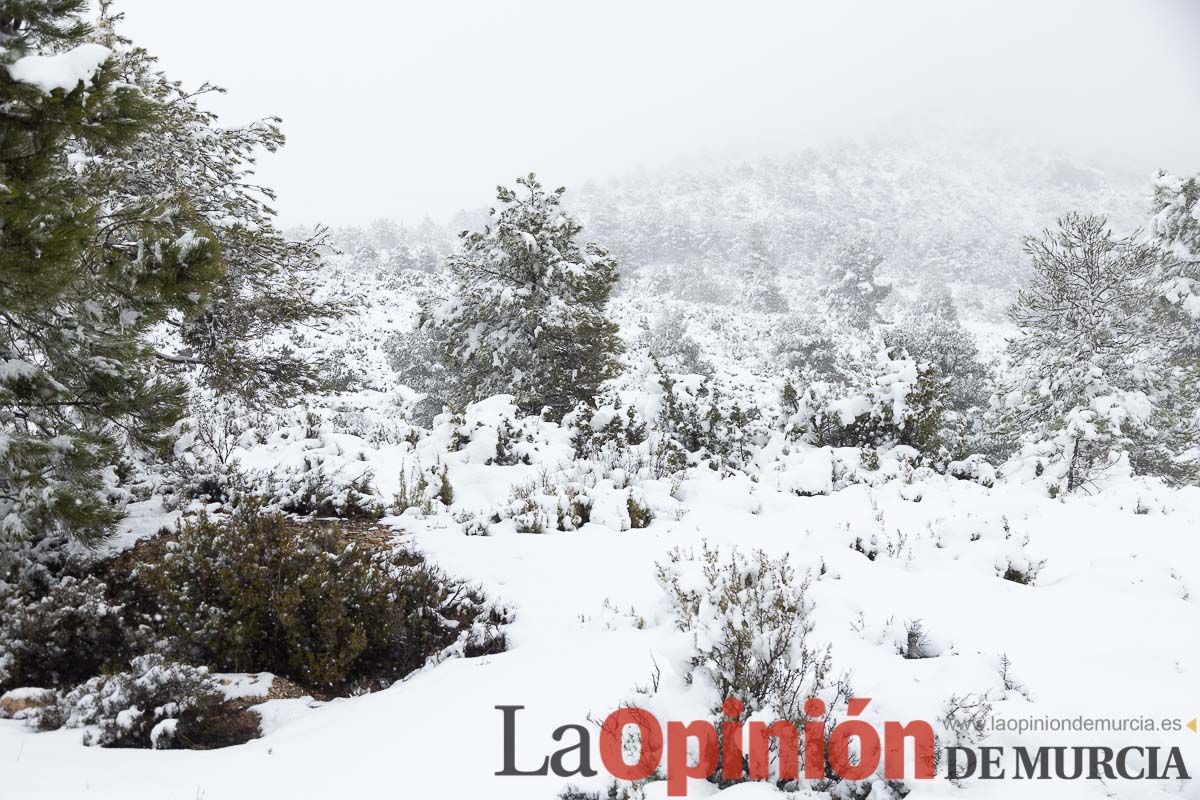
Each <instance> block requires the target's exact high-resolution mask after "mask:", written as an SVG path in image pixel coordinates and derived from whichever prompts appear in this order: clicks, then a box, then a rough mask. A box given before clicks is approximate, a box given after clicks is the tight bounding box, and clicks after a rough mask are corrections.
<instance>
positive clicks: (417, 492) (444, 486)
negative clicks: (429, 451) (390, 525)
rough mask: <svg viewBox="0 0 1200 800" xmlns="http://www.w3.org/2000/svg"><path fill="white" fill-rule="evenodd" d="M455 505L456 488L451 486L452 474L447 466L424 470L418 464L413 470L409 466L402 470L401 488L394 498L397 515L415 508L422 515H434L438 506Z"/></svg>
mask: <svg viewBox="0 0 1200 800" xmlns="http://www.w3.org/2000/svg"><path fill="white" fill-rule="evenodd" d="M453 503H454V487H453V486H452V485H451V484H450V473H449V470H448V469H447V468H446V466H445V465H442V466H440V467H430V468H428V469H422V467H421V465H420V463H418V464H417V465H416V466H415V467H414V468H413V469H412V470H409V469H408V467H407V466H403V467H401V469H400V488H399V489H398V490H397V492H396V494H395V495H394V498H393V507H394V509H395V511H396V513H397V514H403V513H404V512H405V511H407V510H408V509H410V508H415V509H417V510H418V511H419V512H421V513H422V514H426V515H428V514H432V513H434V511H436V510H437V507H438V505H439V504H440V505H443V506H450V505H451V504H453Z"/></svg>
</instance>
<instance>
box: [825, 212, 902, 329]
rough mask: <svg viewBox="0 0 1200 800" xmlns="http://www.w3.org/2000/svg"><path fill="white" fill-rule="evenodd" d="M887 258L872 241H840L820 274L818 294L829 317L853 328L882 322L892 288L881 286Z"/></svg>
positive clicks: (849, 237)
mask: <svg viewBox="0 0 1200 800" xmlns="http://www.w3.org/2000/svg"><path fill="white" fill-rule="evenodd" d="M882 264H883V254H882V252H880V250H879V248H878V246H876V245H875V244H874V243H873V242H872V241H871V240H870V239H867V238H865V237H863V236H861V235H859V234H856V233H849V234H845V235H842V236H839V237H837V238H836V239H835V240H834V242H833V244H832V245H831V247H830V250H829V253H828V255H827V256H826V263H825V264H824V266H823V268H822V269H821V270H820V273H819V276H818V277H819V280H820V285H819V286H818V291H819V293H820V295H821V297H822V298H823V300H824V304H825V307H826V308H827V309H828V311H829V313H830V314H831V315H832V316H833V317H835V318H836V319H837V320H839V321H840V322H843V323H845V324H847V325H849V326H851V327H853V328H858V329H866V328H869V327H870V326H871V325H872V324H874V323H875V322H878V321H879V307H880V306H881V305H882V304H883V301H884V300H886V299H887V297H888V295H889V294H891V292H892V287H891V286H889V285H887V284H882V283H880V282H879V278H878V274H877V273H878V271H879V267H880V265H882Z"/></svg>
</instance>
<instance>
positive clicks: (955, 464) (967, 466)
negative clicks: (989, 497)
mask: <svg viewBox="0 0 1200 800" xmlns="http://www.w3.org/2000/svg"><path fill="white" fill-rule="evenodd" d="M946 473H947V474H949V475H950V476H951V477H954V478H958V479H959V480H960V481H973V482H975V483H978V484H979V485H980V486H992V485H994V484H995V483H996V468H995V467H993V466H992V465H991V464H989V463H988V461H987V459H986V458H985V457H984V456H982V455H980V454H978V453H975V454H973V455H969V456H967V457H966V458H964V459H962V460H960V461H951V462H950V463H949V464H948V465H947V467H946Z"/></svg>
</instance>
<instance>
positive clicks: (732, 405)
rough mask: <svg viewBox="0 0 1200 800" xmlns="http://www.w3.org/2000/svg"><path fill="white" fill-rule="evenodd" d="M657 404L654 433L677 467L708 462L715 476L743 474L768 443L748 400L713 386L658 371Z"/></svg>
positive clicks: (767, 430)
mask: <svg viewBox="0 0 1200 800" xmlns="http://www.w3.org/2000/svg"><path fill="white" fill-rule="evenodd" d="M657 369H658V378H659V386H660V387H661V389H662V403H661V407H660V410H659V418H658V420H657V422H656V427H657V429H658V431H659V432H661V433H662V434H663V435H664V436H665V437H667V440H668V442H669V446H670V447H671V448H674V449H675V450H677V451H678V452H679V454H680V457H679V458H677V461H679V462H683V461H684V460H685V459H686V460H687V461H694V462H696V461H700V460H702V459H708V460H709V466H710V467H711V468H712V469H714V470H721V471H725V472H728V471H730V470H744V469H746V468H747V467H748V466H749V465H750V462H751V460H752V456H753V452H754V450H755V449H757V448H758V447H761V446H762V445H764V444H766V442H767V440H768V439H769V438H770V432H771V424H770V423H769V422H768V421H767V420H766V419H765V418H764V415H763V413H762V411H761V409H759V408H758V406H757V405H755V404H754V402H753V400H752V399H750V398H746V404H745V405H743V404H742V401H741V400H739V399H738V395H739V394H741V393H740V392H738V393H734V392H728V393H726V392H723V391H722V390H721V387H720V386H719V385H717V384H716V383H715V382H713V381H709V380H707V379H704V378H700V377H697V376H678V377H677V376H672V375H670V374H668V373H667V372H665V371H663V369H662V368H661V366H658V367H657Z"/></svg>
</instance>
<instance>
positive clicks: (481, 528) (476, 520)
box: [454, 511, 489, 536]
mask: <svg viewBox="0 0 1200 800" xmlns="http://www.w3.org/2000/svg"><path fill="white" fill-rule="evenodd" d="M454 521H455V522H457V523H458V525H459V528H460V529H461V530H462V532H463V535H464V536H487V535H488V534H489V532H488V526H487V522H486V521H484V520H483V519H481V518H480V516H479V514H477V513H475V512H474V511H460V512H458V513H457V514H455V515H454Z"/></svg>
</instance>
